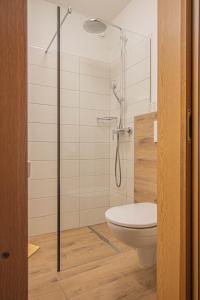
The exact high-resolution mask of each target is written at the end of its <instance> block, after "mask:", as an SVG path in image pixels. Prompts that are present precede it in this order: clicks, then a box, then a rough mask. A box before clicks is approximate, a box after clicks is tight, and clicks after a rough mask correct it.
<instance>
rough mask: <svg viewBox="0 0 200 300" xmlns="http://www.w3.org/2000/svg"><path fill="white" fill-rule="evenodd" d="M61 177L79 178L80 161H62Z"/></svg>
mask: <svg viewBox="0 0 200 300" xmlns="http://www.w3.org/2000/svg"><path fill="white" fill-rule="evenodd" d="M60 164H61V177H62V178H67V177H77V176H79V161H78V160H70V159H68V160H61V162H60Z"/></svg>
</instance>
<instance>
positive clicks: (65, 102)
mask: <svg viewBox="0 0 200 300" xmlns="http://www.w3.org/2000/svg"><path fill="white" fill-rule="evenodd" d="M60 101H61V106H67V107H79V92H78V91H72V90H67V89H65V88H62V89H60ZM61 110H62V108H61Z"/></svg>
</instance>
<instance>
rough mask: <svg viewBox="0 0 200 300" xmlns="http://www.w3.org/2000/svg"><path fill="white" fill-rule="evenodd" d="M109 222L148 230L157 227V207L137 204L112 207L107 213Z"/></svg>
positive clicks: (151, 204) (148, 204) (152, 204)
mask: <svg viewBox="0 0 200 300" xmlns="http://www.w3.org/2000/svg"><path fill="white" fill-rule="evenodd" d="M106 219H107V221H109V222H111V223H113V224H116V225H119V226H123V227H129V228H148V227H154V226H156V225H157V205H156V204H154V203H137V204H129V205H122V206H117V207H112V208H110V209H108V210H107V211H106Z"/></svg>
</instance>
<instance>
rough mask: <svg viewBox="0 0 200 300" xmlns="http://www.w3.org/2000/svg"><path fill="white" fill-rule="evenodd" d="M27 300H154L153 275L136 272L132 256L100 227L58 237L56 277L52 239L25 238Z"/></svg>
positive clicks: (47, 236)
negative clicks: (31, 247) (28, 250)
mask: <svg viewBox="0 0 200 300" xmlns="http://www.w3.org/2000/svg"><path fill="white" fill-rule="evenodd" d="M31 242H32V243H35V244H37V245H39V246H40V247H41V248H40V250H39V251H38V252H37V253H36V254H34V255H33V256H32V257H31V258H30V259H29V300H71V299H73V300H119V299H120V300H135V299H137V300H155V299H156V292H155V281H156V280H155V270H154V269H148V270H141V269H140V268H139V265H138V258H137V255H136V252H135V251H134V250H133V249H131V248H129V247H127V246H126V245H124V244H122V243H120V242H119V241H117V240H116V239H115V238H113V236H112V234H111V233H110V231H109V229H108V227H107V225H106V224H100V225H95V226H91V227H85V228H80V229H74V230H68V231H65V232H63V233H62V259H61V261H62V272H60V273H57V272H56V235H55V234H47V235H42V236H38V237H34V238H32V239H31Z"/></svg>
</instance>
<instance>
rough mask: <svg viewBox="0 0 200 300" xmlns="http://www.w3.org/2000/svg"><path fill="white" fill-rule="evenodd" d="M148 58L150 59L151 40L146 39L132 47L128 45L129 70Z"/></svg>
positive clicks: (127, 65)
mask: <svg viewBox="0 0 200 300" xmlns="http://www.w3.org/2000/svg"><path fill="white" fill-rule="evenodd" d="M147 57H150V40H149V39H146V38H145V39H144V40H143V41H141V42H140V43H138V44H135V45H130V43H128V44H127V64H126V67H127V68H130V67H131V66H133V65H135V64H136V63H138V62H140V61H142V60H144V59H145V58H147Z"/></svg>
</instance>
